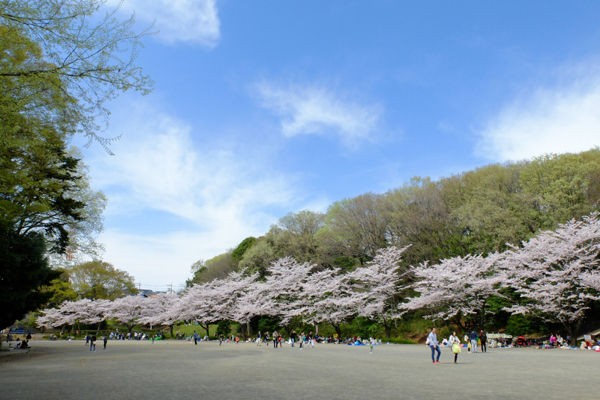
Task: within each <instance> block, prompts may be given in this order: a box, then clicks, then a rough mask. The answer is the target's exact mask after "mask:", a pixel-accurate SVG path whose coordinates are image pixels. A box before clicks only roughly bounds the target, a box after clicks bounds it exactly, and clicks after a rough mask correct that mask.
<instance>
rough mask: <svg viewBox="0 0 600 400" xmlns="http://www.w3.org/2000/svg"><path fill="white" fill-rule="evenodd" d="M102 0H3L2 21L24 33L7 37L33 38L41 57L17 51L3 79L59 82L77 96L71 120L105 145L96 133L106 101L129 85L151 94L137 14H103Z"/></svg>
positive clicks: (0, 5)
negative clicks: (140, 58) (140, 57)
mask: <svg viewBox="0 0 600 400" xmlns="http://www.w3.org/2000/svg"><path fill="white" fill-rule="evenodd" d="M104 3H105V2H104V1H103V0H67V1H37V0H0V26H2V27H4V28H5V29H8V30H11V31H19V34H20V36H21V40H15V39H14V38H9V40H8V41H7V42H8V43H10V44H11V46H14V45H17V44H19V43H34V44H35V50H36V56H37V60H36V61H37V62H33V60H31V52H30V53H29V54H27V55H26V56H24V55H23V52H17V53H14V54H15V57H14V60H15V61H22V62H20V63H16V62H13V63H12V64H11V65H10V66H8V67H6V68H1V69H0V79H2V80H4V79H7V78H8V79H13V78H14V79H19V80H24V81H26V82H32V81H36V80H41V81H43V80H48V81H49V82H51V81H52V80H53V79H56V80H57V81H60V84H59V87H60V88H61V89H62V91H63V92H64V93H65V94H67V95H68V96H70V97H72V98H76V99H77V102H76V103H74V104H73V107H72V109H71V115H70V116H69V119H70V122H71V123H75V124H76V126H77V130H78V131H80V132H84V133H85V134H86V135H87V136H89V137H90V138H96V139H98V141H99V142H100V143H101V144H102V145H104V146H107V145H108V144H109V143H110V140H106V139H102V138H101V137H100V136H98V135H97V132H96V131H97V128H98V127H97V122H96V119H97V117H99V116H108V114H109V113H108V110H106V109H105V108H104V103H105V102H106V101H109V100H112V99H113V98H115V97H116V95H117V94H119V93H121V92H124V91H128V90H136V91H139V92H141V93H147V92H148V88H149V86H150V81H149V79H148V77H146V76H145V75H143V74H142V71H141V69H140V68H139V67H138V66H137V65H136V64H135V57H136V55H137V49H138V47H139V45H140V38H141V37H142V36H143V35H144V33H141V34H138V33H135V32H133V31H132V28H133V25H134V19H133V17H131V18H130V19H127V20H124V21H120V20H119V19H117V16H118V13H117V10H114V11H113V12H106V13H105V14H104V16H101V15H99V14H100V11H101V7H103V6H104ZM3 42H5V41H4V40H0V43H3ZM128 51H129V53H128ZM4 54H7V53H4ZM26 87H27V86H23V88H26ZM30 92H31V93H32V94H33V95H34V96H35V97H38V98H41V97H43V95H44V94H43V92H39V91H36V90H31V91H30ZM56 115H58V114H56ZM46 117H51V115H46ZM45 119H48V118H45ZM107 149H108V148H107Z"/></svg>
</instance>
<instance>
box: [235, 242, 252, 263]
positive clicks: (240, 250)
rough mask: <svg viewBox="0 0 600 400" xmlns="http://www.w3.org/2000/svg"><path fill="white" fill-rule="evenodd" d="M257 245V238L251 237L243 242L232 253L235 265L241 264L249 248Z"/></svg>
mask: <svg viewBox="0 0 600 400" xmlns="http://www.w3.org/2000/svg"><path fill="white" fill-rule="evenodd" d="M254 243H256V238H255V237H252V236H249V237H247V238H246V239H244V240H242V241H241V242H240V244H238V246H237V247H236V248H235V249H234V250H233V251H232V252H231V258H232V259H233V261H234V262H235V263H239V262H240V261H242V258H243V257H244V254H245V253H246V251H248V249H249V248H251V247H252V246H254Z"/></svg>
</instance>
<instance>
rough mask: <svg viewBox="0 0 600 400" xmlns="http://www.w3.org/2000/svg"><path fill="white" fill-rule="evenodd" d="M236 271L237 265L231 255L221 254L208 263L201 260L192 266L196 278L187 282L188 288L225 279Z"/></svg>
mask: <svg viewBox="0 0 600 400" xmlns="http://www.w3.org/2000/svg"><path fill="white" fill-rule="evenodd" d="M232 271H235V263H234V262H233V258H232V256H231V253H229V252H228V253H223V254H219V255H218V256H216V257H213V258H211V259H210V260H207V261H202V260H199V261H197V262H195V263H194V264H193V265H192V272H193V273H194V276H193V277H192V279H188V280H187V281H186V286H188V287H189V286H192V285H193V284H199V283H205V282H210V281H212V280H214V279H223V278H225V277H226V276H227V275H229V273H230V272H232Z"/></svg>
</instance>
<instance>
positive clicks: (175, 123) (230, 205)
mask: <svg viewBox="0 0 600 400" xmlns="http://www.w3.org/2000/svg"><path fill="white" fill-rule="evenodd" d="M124 102H125V103H127V104H129V107H117V108H116V111H115V112H114V113H113V116H112V117H113V118H112V120H111V124H112V128H111V131H117V132H124V134H123V136H122V138H121V140H119V141H118V142H116V143H114V144H113V145H112V147H111V149H112V150H113V151H114V153H115V154H116V155H115V156H108V155H107V154H106V153H104V152H103V151H102V150H101V149H100V148H98V147H99V146H95V148H94V149H91V150H88V151H87V153H89V154H87V155H86V156H85V162H86V164H88V165H89V167H90V176H91V179H92V184H93V186H94V188H95V189H96V190H102V191H103V192H104V193H105V194H106V195H107V197H108V208H107V210H106V217H107V218H106V220H107V221H106V223H105V225H106V231H105V232H104V233H103V234H102V235H101V242H102V243H103V244H104V245H105V249H106V252H105V255H104V258H105V259H106V261H108V262H110V263H112V264H113V265H115V267H117V268H120V269H123V270H126V271H128V272H129V273H131V274H132V275H134V277H135V278H136V280H137V281H141V282H142V283H148V281H152V282H157V281H158V282H165V281H168V279H167V277H172V278H171V280H172V281H174V282H177V283H181V282H182V281H183V280H185V278H189V277H190V276H191V275H190V269H189V267H190V266H191V264H192V263H193V262H194V261H196V260H198V259H201V258H202V259H207V258H212V257H214V256H216V255H218V254H221V253H223V252H224V251H226V250H228V249H229V248H230V247H233V246H235V245H236V244H237V243H239V241H241V240H242V239H243V238H245V237H247V236H250V235H257V234H262V233H264V232H265V231H266V229H268V227H269V225H270V224H271V223H273V222H275V221H276V219H277V218H278V217H280V215H273V212H272V211H271V210H273V207H275V208H277V207H281V208H288V207H293V204H294V202H295V201H296V198H297V196H296V193H295V191H294V189H292V187H293V186H292V185H293V182H290V181H289V178H288V177H286V176H283V175H280V174H278V173H277V172H274V171H272V168H270V166H269V165H267V164H265V162H266V161H259V160H257V159H252V158H251V157H250V155H249V154H248V153H244V154H236V149H235V148H234V147H231V146H228V145H227V144H226V143H222V144H221V145H220V146H218V145H216V146H215V144H214V143H213V144H212V145H208V144H205V143H198V140H197V138H196V140H195V138H194V135H193V133H192V131H193V129H192V127H191V126H189V125H188V124H186V123H185V122H183V121H181V120H178V119H177V118H174V117H172V116H170V115H168V114H166V113H165V112H162V111H160V110H159V109H158V108H157V107H153V106H149V105H148V104H145V103H144V101H143V100H142V101H131V99H124ZM107 135H108V136H110V132H108V133H107ZM197 136H199V135H197ZM246 150H247V149H246ZM161 216H163V217H164V216H167V217H168V220H169V221H170V222H169V224H167V225H168V226H170V227H171V228H167V227H163V226H161V220H160V218H161ZM136 218H137V220H140V221H142V222H140V223H139V225H140V226H135V224H131V223H130V224H129V225H121V224H120V222H119V221H120V219H126V220H127V221H135V220H136ZM140 218H141V219H140ZM174 221H175V222H174ZM178 221H181V223H179V222H178ZM173 225H177V228H173ZM157 232H159V233H157ZM182 277H183V278H182Z"/></svg>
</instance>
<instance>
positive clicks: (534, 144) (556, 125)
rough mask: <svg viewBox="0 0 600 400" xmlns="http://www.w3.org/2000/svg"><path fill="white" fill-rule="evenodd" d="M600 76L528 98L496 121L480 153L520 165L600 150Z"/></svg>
mask: <svg viewBox="0 0 600 400" xmlns="http://www.w3.org/2000/svg"><path fill="white" fill-rule="evenodd" d="M599 110H600V76H599V75H598V74H595V75H589V76H587V77H585V78H582V79H579V80H578V81H577V82H575V83H570V84H568V85H563V86H562V87H559V88H555V89H547V88H540V89H537V90H534V91H532V92H531V93H528V94H527V95H524V96H522V97H521V98H519V99H518V100H516V101H514V102H513V103H512V104H510V105H508V106H507V107H506V108H505V109H504V110H502V111H501V112H500V113H499V115H498V116H497V117H496V118H494V119H493V120H491V121H490V122H489V123H488V124H487V127H486V128H485V129H484V130H483V132H482V134H481V138H480V141H479V143H478V147H477V152H478V153H479V154H480V155H482V156H484V157H486V158H488V159H491V160H498V161H509V160H511V161H518V160H524V159H530V158H533V157H536V156H540V155H543V154H550V153H554V154H559V153H569V152H580V151H585V150H589V149H591V148H593V147H595V146H600V112H599Z"/></svg>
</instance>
